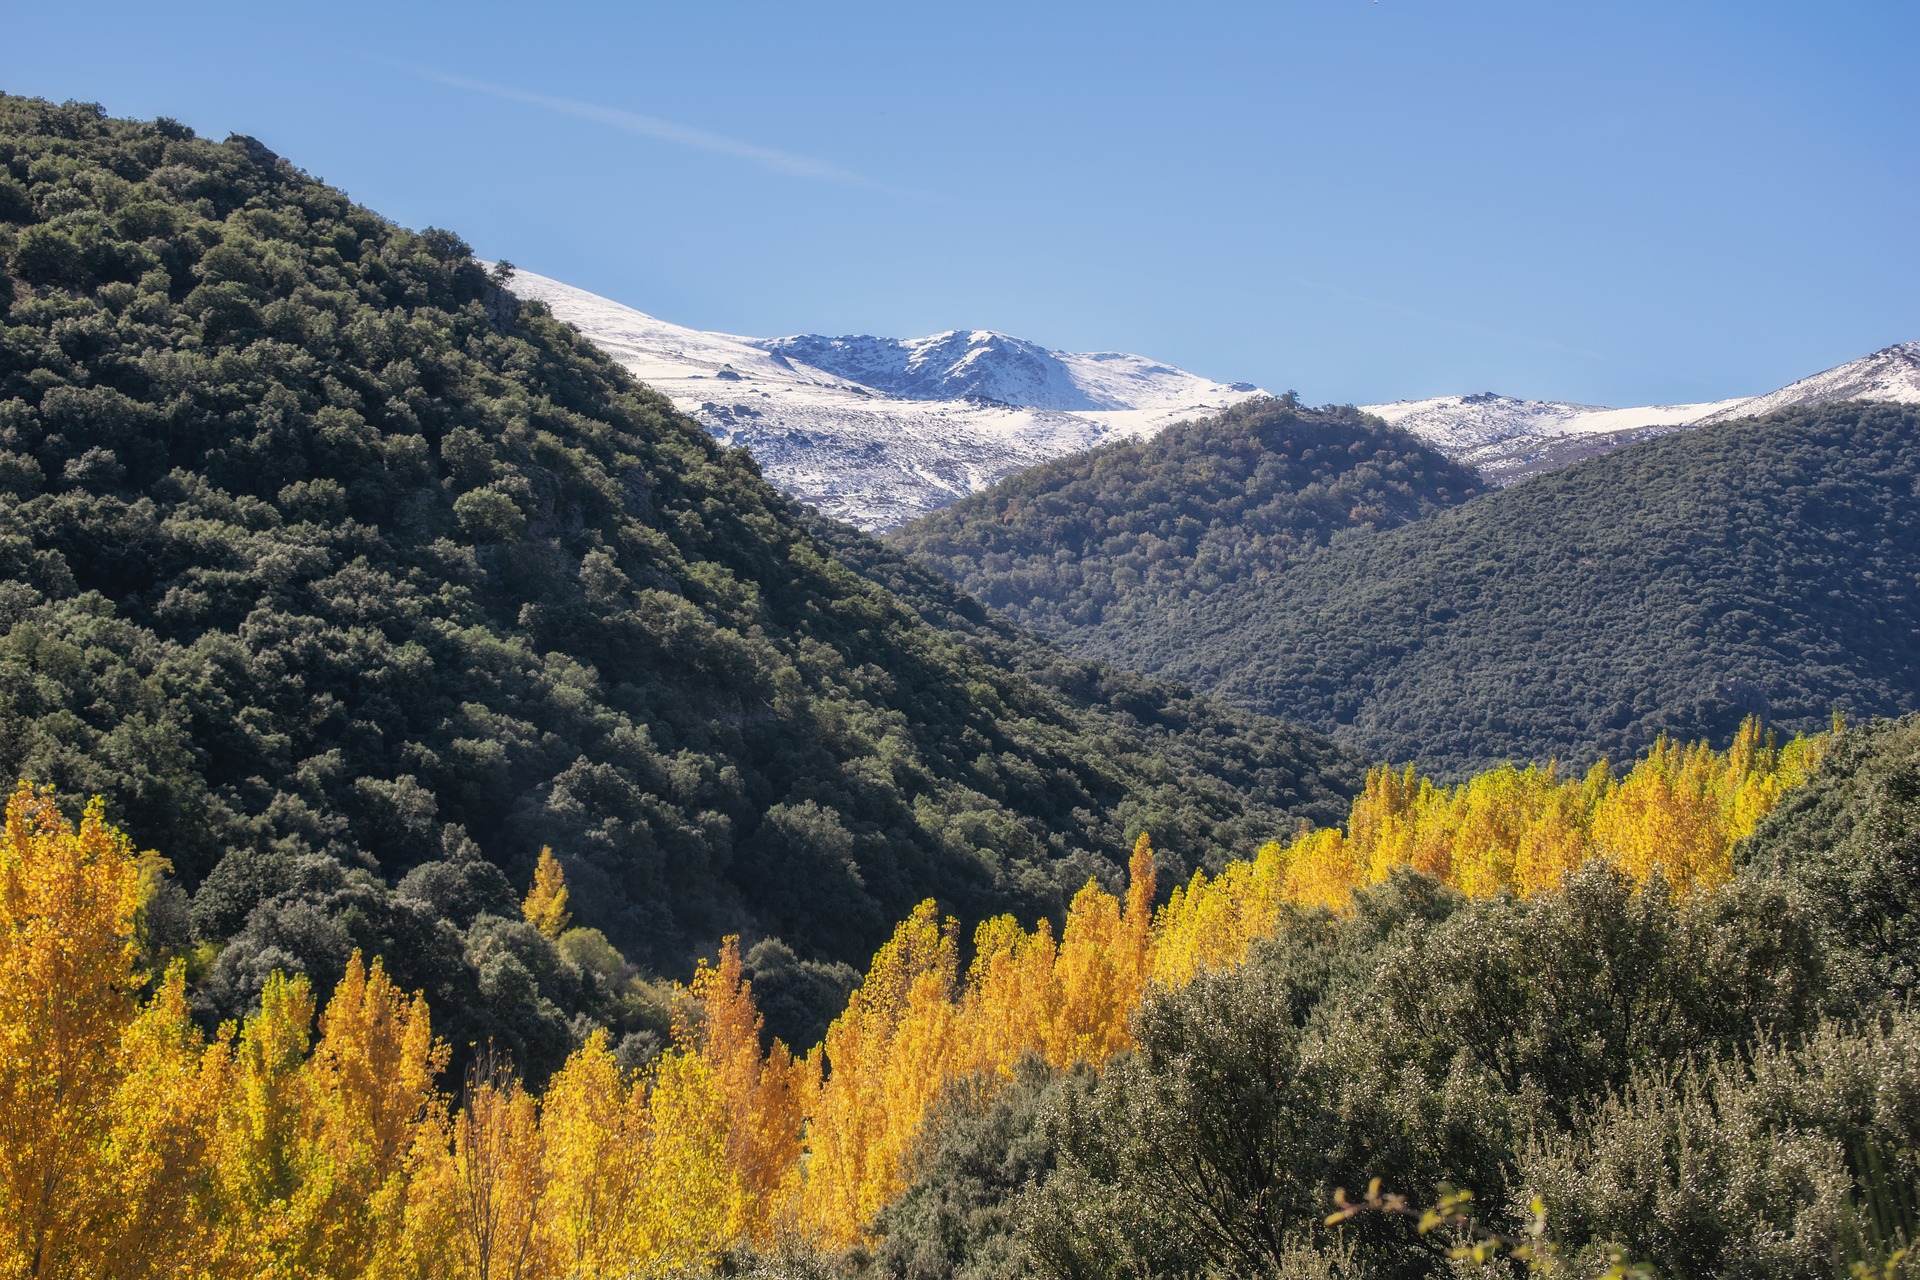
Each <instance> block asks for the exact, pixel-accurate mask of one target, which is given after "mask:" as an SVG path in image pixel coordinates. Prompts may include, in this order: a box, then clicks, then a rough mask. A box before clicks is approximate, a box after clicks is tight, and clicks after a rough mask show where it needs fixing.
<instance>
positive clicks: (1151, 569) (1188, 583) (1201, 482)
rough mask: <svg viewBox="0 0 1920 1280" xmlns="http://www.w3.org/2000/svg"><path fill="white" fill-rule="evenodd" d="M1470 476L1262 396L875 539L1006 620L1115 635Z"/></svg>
mask: <svg viewBox="0 0 1920 1280" xmlns="http://www.w3.org/2000/svg"><path fill="white" fill-rule="evenodd" d="M1481 487H1482V486H1481V482H1480V479H1479V477H1478V476H1476V475H1475V474H1474V473H1473V472H1472V471H1470V470H1468V469H1466V468H1464V467H1461V466H1458V465H1456V464H1454V463H1452V462H1449V461H1448V460H1447V459H1446V458H1445V457H1443V456H1441V455H1440V454H1439V453H1437V452H1435V451H1433V450H1431V449H1428V448H1426V447H1425V446H1423V445H1422V444H1421V443H1420V442H1419V441H1417V440H1415V439H1414V438H1413V437H1411V436H1409V435H1407V434H1405V433H1404V432H1401V431H1398V430H1395V429H1393V428H1389V427H1382V426H1381V425H1380V424H1379V423H1377V422H1375V421H1373V420H1371V419H1368V418H1366V417H1364V416H1362V415H1361V414H1359V413H1357V412H1356V411H1354V410H1352V409H1317V410H1316V409H1304V408H1302V407H1301V406H1299V405H1298V404H1297V403H1295V402H1293V401H1292V400H1290V399H1277V400H1276V399H1263V400H1254V401H1249V402H1248V403H1246V404H1242V405H1238V406H1236V407H1234V408H1232V409H1229V410H1227V411H1226V412H1224V413H1222V414H1219V415H1217V416H1214V417H1211V418H1206V419H1202V420H1200V421H1197V422H1190V423H1183V424H1181V425H1178V426H1175V427H1170V428H1168V429H1167V430H1166V431H1164V432H1162V433H1161V434H1160V435H1159V436H1156V437H1154V438H1153V439H1150V440H1121V441H1114V442H1111V443H1109V444H1106V445H1102V446H1100V447H1098V448H1096V449H1093V450H1090V451H1088V452H1086V453H1081V454H1075V455H1073V456H1071V457H1067V458H1062V459H1059V460H1058V461H1055V462H1050V463H1046V464H1044V465H1042V466H1038V467H1035V468H1033V469H1032V470H1030V471H1023V472H1021V473H1019V474H1018V475H1015V476H1011V477H1009V478H1007V479H1006V480H1003V481H1001V482H1000V483H999V484H997V485H995V486H993V487H992V488H991V489H989V490H987V491H986V492H984V493H980V494H976V495H974V496H973V497H970V498H966V499H963V500H962V501H960V502H957V503H955V504H954V505H952V506H950V507H947V508H946V509H944V510H941V511H936V512H934V513H933V514H931V515H928V516H924V517H922V518H921V519H919V520H916V521H914V522H912V523H910V524H907V525H905V526H903V527H901V528H900V529H897V530H895V531H894V532H893V533H891V534H889V535H888V536H887V542H888V544H889V545H890V546H891V547H893V548H894V549H895V550H897V551H900V552H902V553H904V554H910V555H913V556H915V557H916V558H918V559H920V560H921V561H922V562H924V563H925V564H927V565H929V566H931V567H933V568H935V569H936V570H938V571H939V572H940V573H941V574H943V575H944V576H946V577H947V578H948V579H949V580H951V581H953V582H954V583H956V584H958V585H959V586H960V587H962V588H963V589H965V590H967V591H969V592H972V593H973V594H974V595H976V596H978V597H979V598H980V599H982V600H984V601H986V602H987V603H988V604H990V605H993V606H994V607H995V608H998V609H1003V610H1005V611H1006V612H1007V614H1008V616H1010V617H1012V618H1014V619H1015V620H1016V621H1018V622H1020V623H1022V624H1024V625H1027V626H1032V627H1036V628H1038V629H1040V630H1042V631H1046V632H1052V633H1060V634H1061V635H1063V636H1071V637H1072V639H1071V640H1070V641H1069V643H1070V644H1071V645H1072V646H1074V647H1082V646H1083V644H1084V637H1085V636H1086V635H1087V634H1089V631H1090V629H1095V628H1100V627H1103V626H1104V627H1106V628H1109V629H1115V630H1120V631H1124V630H1125V629H1126V628H1128V627H1130V626H1131V625H1133V620H1134V619H1136V618H1141V617H1150V616H1154V615H1157V614H1159V613H1161V612H1162V611H1164V610H1165V609H1167V608H1169V607H1171V606H1173V605H1175V604H1177V603H1179V602H1181V601H1184V600H1186V599H1187V598H1188V597H1190V596H1193V595H1195V594H1197V593H1203V592H1206V591H1212V590H1216V589H1220V588H1222V587H1223V586H1224V585H1225V584H1228V583H1233V582H1238V581H1241V580H1243V579H1249V578H1264V577H1265V576H1267V575H1269V574H1273V573H1278V572H1281V571H1282V569H1283V567H1284V566H1285V564H1286V563H1287V562H1288V561H1289V560H1290V559H1291V558H1293V557H1295V556H1297V555H1299V554H1301V553H1302V552H1304V551H1305V550H1307V549H1308V548H1311V547H1314V546H1318V545H1320V544H1322V543H1324V542H1326V541H1327V540H1328V539H1329V538H1332V537H1334V536H1335V535H1336V534H1341V533H1343V532H1351V531H1353V530H1356V529H1361V528H1373V527H1387V526H1391V525H1395V524H1400V523H1403V522H1405V521H1407V520H1415V519H1419V518H1420V517H1422V516H1425V515H1427V514H1429V513H1431V512H1433V511H1436V510H1439V509H1441V508H1443V507H1446V506H1450V505H1452V504H1454V503H1457V502H1461V501H1464V500H1465V499H1467V498H1470V497H1472V496H1473V495H1474V494H1476V493H1478V492H1479V491H1480V489H1481Z"/></svg>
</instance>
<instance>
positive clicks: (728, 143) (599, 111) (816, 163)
mask: <svg viewBox="0 0 1920 1280" xmlns="http://www.w3.org/2000/svg"><path fill="white" fill-rule="evenodd" d="M409 70H411V71H413V72H414V73H415V74H416V75H419V76H422V77H424V78H426V79H428V80H433V81H435V82H437V83H439V84H444V85H446V86H447V87H449V88H453V89H465V90H467V91H468V92H471V93H484V94H486V95H487V96H488V97H492V98H500V99H503V100H505V101H507V102H518V103H522V104H524V105H526V106H529V107H538V108H539V109H540V110H542V111H551V112H553V113H554V114H556V115H563V116H572V117H573V118H574V119H576V120H588V121H591V122H593V123H594V124H600V125H605V126H607V127H608V128H610V129H619V130H621V131H623V132H626V133H632V134H638V135H639V136H640V137H643V138H652V139H654V140H656V141H659V142H671V143H674V144H675V145H677V146H682V147H692V148H694V149H695V150H696V151H711V152H713V153H715V154H716V155H723V156H732V157H733V158H734V159H736V160H745V161H746V162H747V163H748V164H752V165H755V166H758V167H759V168H762V169H765V170H767V171H768V172H770V173H782V174H786V175H787V176H788V177H793V178H809V179H812V180H813V181H816V182H836V183H839V184H841V185H842V186H848V187H860V188H862V189H864V190H867V191H884V192H886V193H888V194H889V195H899V196H915V197H918V193H917V192H912V191H902V190H900V189H899V188H897V187H891V186H888V185H887V184H886V183H884V182H876V181H874V180H873V179H872V178H869V177H866V176H865V175H864V174H858V173H855V172H853V171H852V170H850V169H842V168H841V167H840V166H838V165H834V164H828V163H827V162H826V161H824V160H815V159H812V158H811V157H809V156H797V155H794V154H793V153H792V152H789V151H776V150H774V149H773V148H772V147H762V146H757V145H755V144H754V143H751V142H742V141H741V140H740V139H738V138H729V137H727V136H726V135H725V134H720V133H710V132H708V131H707V130H705V129H696V128H694V127H693V126H691V125H684V124H680V123H679V122H677V121H674V120H663V119H661V118H660V117H659V116H646V115H641V114H640V113H639V112H637V111H623V110H621V109H620V108H618V107H603V106H600V105H599V104H598V103H593V102H582V101H580V100H578V99H577V98H558V97H555V96H553V95H552V94H547V93H535V92H534V91H532V90H530V89H516V88H514V87H513V86H512V85H504V84H493V83H490V82H489V81H486V80H473V79H470V78H468V77H466V76H456V75H450V74H448V73H447V72H444V71H435V70H433V69H432V68H430V67H410V68H409ZM918 198H924V197H918Z"/></svg>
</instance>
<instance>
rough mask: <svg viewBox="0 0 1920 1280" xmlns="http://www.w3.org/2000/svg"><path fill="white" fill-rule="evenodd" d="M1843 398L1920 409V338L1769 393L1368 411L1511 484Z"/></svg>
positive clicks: (1403, 404) (1413, 403)
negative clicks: (1651, 439)
mask: <svg viewBox="0 0 1920 1280" xmlns="http://www.w3.org/2000/svg"><path fill="white" fill-rule="evenodd" d="M1841 400H1891V401H1897V402H1899V403H1903V404H1920V342H1902V343H1898V344H1896V345H1894V346H1891V347H1886V348H1884V349H1882V350H1880V351H1876V352H1874V353H1873V354H1872V355H1870V356H1863V357H1861V358H1860V359H1858V360H1851V361H1848V362H1847V363H1846V364H1843V365H1839V366H1837V367H1835V368H1832V369H1828V370H1826V371H1825V372H1824V373H1816V374H1814V375H1813V376H1811V377H1808V378H1802V379H1800V380H1799V381H1798V382H1795V383H1791V384H1789V385H1788V386H1785V387H1782V388H1780V390H1778V391H1773V392H1769V393H1767V394H1766V395H1759V396H1742V397H1737V398H1735V399H1732V400H1712V401H1707V402H1705V403H1702V404H1656V405H1642V406H1640V407H1638V408H1632V409H1605V408H1601V407H1599V406H1597V405H1590V404H1569V403H1566V402H1563V401H1557V400H1517V399H1514V398H1513V397H1511V396H1499V395H1494V394H1493V393H1492V392H1481V393H1479V394H1476V395H1465V396H1437V397H1435V398H1433V399H1430V400H1398V401H1395V402H1394V403H1392V404H1370V405H1362V406H1361V408H1363V409H1365V410H1366V411H1367V412H1368V413H1371V414H1373V415H1374V416H1376V417H1379V418H1383V419H1385V420H1386V421H1388V422H1390V423H1392V424H1394V425H1395V426H1398V427H1401V428H1403V429H1405V430H1407V431H1410V432H1412V433H1413V434H1414V435H1416V436H1419V437H1420V438H1421V439H1423V440H1425V441H1426V442H1427V443H1428V444H1431V445H1432V446H1433V447H1434V448H1436V449H1438V450H1440V452H1442V453H1444V454H1446V455H1447V456H1449V457H1451V458H1455V459H1457V460H1459V461H1462V462H1465V463H1467V464H1469V465H1471V466H1475V467H1478V468H1479V469H1480V471H1481V472H1482V474H1484V475H1485V476H1486V477H1487V478H1488V479H1489V480H1492V481H1493V482H1494V483H1496V484H1511V483H1513V482H1514V481H1516V480H1521V479H1524V478H1526V477H1527V476H1530V475H1537V474H1538V473H1540V472H1542V471H1551V470H1553V469H1555V468H1556V467H1562V466H1565V465H1567V464H1568V463H1570V462H1577V461H1579V460H1580V459H1581V458H1587V457H1592V456H1593V455H1595V454H1599V453H1606V452H1608V451H1609V450H1611V449H1616V448H1618V447H1620V446H1621V445H1624V444H1631V443H1633V442H1634V441H1636V440H1644V439H1646V438H1647V437H1648V436H1653V435H1661V434H1664V433H1666V432H1668V431H1678V430H1682V429H1684V428H1688V427H1699V426H1705V425H1706V424H1708V423H1713V422H1727V421H1731V420H1733V419H1736V418H1752V417H1758V416H1760V415H1761V414H1767V413H1775V412H1778V411H1779V410H1781V409H1792V408H1798V407H1801V406H1810V405H1821V404H1833V403H1835V402H1837V401H1841Z"/></svg>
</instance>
